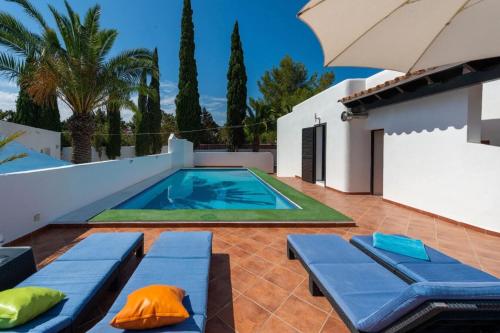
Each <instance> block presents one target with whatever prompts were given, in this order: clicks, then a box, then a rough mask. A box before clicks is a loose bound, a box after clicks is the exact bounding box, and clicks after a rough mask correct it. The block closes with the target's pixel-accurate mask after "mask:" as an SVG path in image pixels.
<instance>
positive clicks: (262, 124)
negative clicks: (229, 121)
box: [244, 98, 273, 152]
mask: <svg viewBox="0 0 500 333" xmlns="http://www.w3.org/2000/svg"><path fill="white" fill-rule="evenodd" d="M272 120H273V112H272V109H271V107H270V106H269V105H267V104H265V103H263V102H261V101H257V100H255V99H253V98H250V107H249V108H247V116H246V118H245V120H244V124H245V130H246V132H247V135H248V136H249V137H250V138H251V140H252V151H254V152H257V151H259V149H260V137H261V135H262V134H263V133H265V132H266V131H267V129H268V123H269V122H271V121H272Z"/></svg>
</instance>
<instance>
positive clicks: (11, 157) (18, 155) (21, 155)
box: [0, 153, 28, 164]
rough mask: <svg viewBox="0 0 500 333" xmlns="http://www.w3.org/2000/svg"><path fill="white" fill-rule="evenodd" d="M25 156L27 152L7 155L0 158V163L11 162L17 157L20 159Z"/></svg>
mask: <svg viewBox="0 0 500 333" xmlns="http://www.w3.org/2000/svg"><path fill="white" fill-rule="evenodd" d="M26 156H28V154H26V153H21V154H16V155H12V156H9V157H7V158H6V159H3V160H0V164H5V163H7V162H12V161H14V160H17V159H20V158H24V157H26Z"/></svg>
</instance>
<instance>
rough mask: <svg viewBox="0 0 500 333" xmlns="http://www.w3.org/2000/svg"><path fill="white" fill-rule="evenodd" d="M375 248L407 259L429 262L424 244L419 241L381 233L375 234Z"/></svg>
mask: <svg viewBox="0 0 500 333" xmlns="http://www.w3.org/2000/svg"><path fill="white" fill-rule="evenodd" d="M373 247H375V248H377V249H381V250H386V251H389V252H393V253H397V254H402V255H404V256H407V257H412V258H416V259H421V260H429V256H428V255H427V251H426V250H425V246H424V243H423V242H422V241H421V240H418V239H412V238H406V237H401V236H395V235H385V234H382V233H380V232H376V233H374V234H373Z"/></svg>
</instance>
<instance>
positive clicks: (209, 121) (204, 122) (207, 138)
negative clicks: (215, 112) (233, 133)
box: [201, 108, 219, 143]
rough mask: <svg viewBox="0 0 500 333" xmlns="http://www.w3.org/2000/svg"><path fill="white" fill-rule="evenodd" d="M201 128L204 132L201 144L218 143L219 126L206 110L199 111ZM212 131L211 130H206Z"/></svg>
mask: <svg viewBox="0 0 500 333" xmlns="http://www.w3.org/2000/svg"><path fill="white" fill-rule="evenodd" d="M201 126H202V127H203V129H205V130H207V131H205V132H204V133H205V135H204V136H203V143H219V131H218V128H219V125H217V123H216V122H215V120H214V118H213V117H212V115H211V114H210V112H208V111H207V109H206V108H203V109H202V110H201ZM208 129H213V130H210V131H209V130H208Z"/></svg>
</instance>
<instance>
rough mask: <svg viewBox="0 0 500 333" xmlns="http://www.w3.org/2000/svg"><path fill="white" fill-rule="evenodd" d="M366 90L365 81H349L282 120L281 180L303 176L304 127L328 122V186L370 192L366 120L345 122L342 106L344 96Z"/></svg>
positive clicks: (280, 145)
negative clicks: (342, 119) (316, 118)
mask: <svg viewBox="0 0 500 333" xmlns="http://www.w3.org/2000/svg"><path fill="white" fill-rule="evenodd" d="M363 89H365V80H346V81H343V82H341V83H339V84H337V85H335V86H333V87H331V88H329V89H327V90H325V91H323V92H322V93H320V94H318V95H316V96H314V97H312V98H310V99H308V100H307V101H305V102H303V103H301V104H299V105H297V106H295V107H294V109H293V112H291V113H289V114H287V115H285V116H283V117H281V118H279V119H278V152H277V156H278V161H277V164H278V169H277V174H278V176H279V177H294V176H300V175H301V172H302V171H301V169H302V128H305V127H311V126H314V125H316V124H317V123H318V122H316V121H315V118H314V114H316V115H317V116H318V117H320V118H321V123H326V126H327V128H326V186H328V187H331V188H334V189H337V190H340V191H344V192H368V191H369V190H370V188H369V185H368V186H367V182H369V177H370V165H369V164H368V165H367V164H365V163H364V157H365V155H366V154H368V155H369V154H370V148H369V142H370V141H369V140H370V133H368V132H367V131H365V130H364V124H363V121H358V122H350V123H346V122H342V121H341V120H340V115H341V113H342V112H343V111H345V110H346V108H345V107H344V106H343V105H342V104H341V103H338V100H339V99H340V98H342V97H345V96H347V95H350V94H352V93H353V92H356V91H360V90H363Z"/></svg>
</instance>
